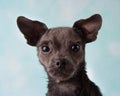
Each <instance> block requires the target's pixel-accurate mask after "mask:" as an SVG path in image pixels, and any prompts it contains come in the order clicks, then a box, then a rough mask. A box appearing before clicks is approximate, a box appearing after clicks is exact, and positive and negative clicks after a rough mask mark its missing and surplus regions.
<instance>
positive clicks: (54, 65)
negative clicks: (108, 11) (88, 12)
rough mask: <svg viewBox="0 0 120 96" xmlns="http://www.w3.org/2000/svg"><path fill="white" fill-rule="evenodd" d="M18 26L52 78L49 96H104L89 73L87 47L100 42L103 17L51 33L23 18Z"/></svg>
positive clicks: (45, 28) (36, 23) (39, 24)
mask: <svg viewBox="0 0 120 96" xmlns="http://www.w3.org/2000/svg"><path fill="white" fill-rule="evenodd" d="M17 24H18V27H19V29H20V31H21V32H22V33H23V34H24V36H25V38H26V39H27V43H28V44H29V45H32V46H36V47H37V50H38V57H39V60H40V62H41V64H42V65H43V66H44V68H45V70H46V72H47V74H48V78H49V84H48V93H47V96H102V94H101V92H100V91H99V88H98V87H97V86H96V85H95V84H94V83H93V82H92V81H90V80H89V78H88V76H87V74H86V70H85V65H86V64H85V44H86V43H89V42H92V41H94V40H96V38H97V34H98V30H99V29H100V27H101V25H102V18H101V16H100V15H99V14H95V15H93V16H91V17H90V18H88V19H81V20H78V21H76V22H75V23H74V25H73V27H72V28H71V27H57V28H50V29H48V28H47V26H46V25H45V24H44V23H42V22H38V21H32V20H30V19H27V18H25V17H22V16H20V17H18V19H17Z"/></svg>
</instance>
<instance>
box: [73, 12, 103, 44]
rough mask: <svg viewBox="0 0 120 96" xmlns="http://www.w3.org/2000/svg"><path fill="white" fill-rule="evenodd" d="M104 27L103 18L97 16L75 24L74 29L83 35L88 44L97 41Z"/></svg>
mask: <svg viewBox="0 0 120 96" xmlns="http://www.w3.org/2000/svg"><path fill="white" fill-rule="evenodd" d="M101 25H102V17H101V16H100V15H99V14H95V15H93V16H91V17H90V18H88V19H81V20H78V21H76V22H75V23H74V25H73V28H74V29H76V31H77V32H78V33H79V34H81V36H82V38H83V39H84V41H85V42H86V43H89V42H92V41H94V40H96V38H97V34H98V31H99V29H100V28H101Z"/></svg>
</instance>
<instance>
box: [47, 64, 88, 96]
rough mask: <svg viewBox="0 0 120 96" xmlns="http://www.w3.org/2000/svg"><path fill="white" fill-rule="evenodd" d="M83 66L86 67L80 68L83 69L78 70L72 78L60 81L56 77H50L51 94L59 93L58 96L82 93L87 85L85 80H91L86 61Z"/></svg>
mask: <svg viewBox="0 0 120 96" xmlns="http://www.w3.org/2000/svg"><path fill="white" fill-rule="evenodd" d="M83 67H84V68H80V69H82V70H80V71H78V72H77V73H76V74H75V75H74V76H73V77H72V78H70V79H69V80H66V81H61V82H59V83H58V82H56V81H55V80H54V79H52V78H50V77H48V78H49V82H48V92H49V94H53V95H52V96H56V95H54V94H59V95H58V96H76V95H77V94H81V92H82V90H83V86H85V85H84V84H85V83H84V82H89V79H88V77H87V75H86V71H85V62H84V66H83ZM51 90H52V91H51ZM53 90H54V91H53ZM78 90H79V91H78ZM80 90H81V92H80ZM51 92H52V93H51ZM72 94H73V95H72ZM75 94H76V95H75ZM48 96H49V95H48ZM50 96H51V95H50Z"/></svg>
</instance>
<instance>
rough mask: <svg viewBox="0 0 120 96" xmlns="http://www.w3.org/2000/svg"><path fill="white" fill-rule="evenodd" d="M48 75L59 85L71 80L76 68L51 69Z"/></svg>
mask: <svg viewBox="0 0 120 96" xmlns="http://www.w3.org/2000/svg"><path fill="white" fill-rule="evenodd" d="M48 74H49V76H50V77H51V78H53V79H54V80H55V81H56V82H57V83H59V82H62V81H66V80H69V79H70V78H72V77H73V76H74V74H75V68H74V67H73V66H69V68H68V67H67V66H66V67H65V68H60V69H59V68H55V67H53V66H52V67H51V68H49V71H48Z"/></svg>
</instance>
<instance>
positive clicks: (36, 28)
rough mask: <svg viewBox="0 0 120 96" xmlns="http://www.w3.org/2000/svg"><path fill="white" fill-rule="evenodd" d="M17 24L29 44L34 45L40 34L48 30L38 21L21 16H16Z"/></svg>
mask: <svg viewBox="0 0 120 96" xmlns="http://www.w3.org/2000/svg"><path fill="white" fill-rule="evenodd" d="M17 25H18V27H19V29H20V31H21V32H22V33H23V35H24V37H25V38H26V40H27V43H28V44H29V45H31V46H36V44H37V42H38V40H39V39H40V38H41V36H42V35H43V34H44V33H45V32H46V30H48V28H47V26H46V25H45V24H44V23H42V22H39V21H33V20H30V19H28V18H25V17H23V16H20V17H18V18H17Z"/></svg>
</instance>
